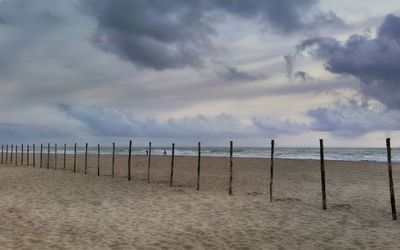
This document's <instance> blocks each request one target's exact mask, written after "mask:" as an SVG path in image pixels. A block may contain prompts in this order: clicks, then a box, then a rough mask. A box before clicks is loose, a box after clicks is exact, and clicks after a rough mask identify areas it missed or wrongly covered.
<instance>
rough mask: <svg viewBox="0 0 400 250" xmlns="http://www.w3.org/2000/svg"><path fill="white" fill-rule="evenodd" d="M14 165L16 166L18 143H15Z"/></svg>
mask: <svg viewBox="0 0 400 250" xmlns="http://www.w3.org/2000/svg"><path fill="white" fill-rule="evenodd" d="M15 166H18V145H15Z"/></svg>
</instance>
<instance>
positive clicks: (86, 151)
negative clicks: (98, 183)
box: [85, 143, 88, 174]
mask: <svg viewBox="0 0 400 250" xmlns="http://www.w3.org/2000/svg"><path fill="white" fill-rule="evenodd" d="M87 157H88V143H86V146H85V174H87V161H88V159H87Z"/></svg>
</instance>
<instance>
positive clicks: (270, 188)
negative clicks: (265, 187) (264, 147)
mask: <svg viewBox="0 0 400 250" xmlns="http://www.w3.org/2000/svg"><path fill="white" fill-rule="evenodd" d="M274 150H275V141H274V140H271V165H270V176H269V178H270V179H269V201H270V202H272V200H273V196H272V185H273V183H274Z"/></svg>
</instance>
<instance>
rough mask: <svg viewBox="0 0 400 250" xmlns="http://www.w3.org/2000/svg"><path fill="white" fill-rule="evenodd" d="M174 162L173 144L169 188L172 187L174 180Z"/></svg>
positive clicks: (173, 144) (173, 146)
mask: <svg viewBox="0 0 400 250" xmlns="http://www.w3.org/2000/svg"><path fill="white" fill-rule="evenodd" d="M174 160H175V143H172V154H171V176H170V179H169V186H170V187H172V181H173V178H174Z"/></svg>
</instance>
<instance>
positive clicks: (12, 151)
mask: <svg viewBox="0 0 400 250" xmlns="http://www.w3.org/2000/svg"><path fill="white" fill-rule="evenodd" d="M13 153H14V144H11V156H10V164H12V163H13Z"/></svg>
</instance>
